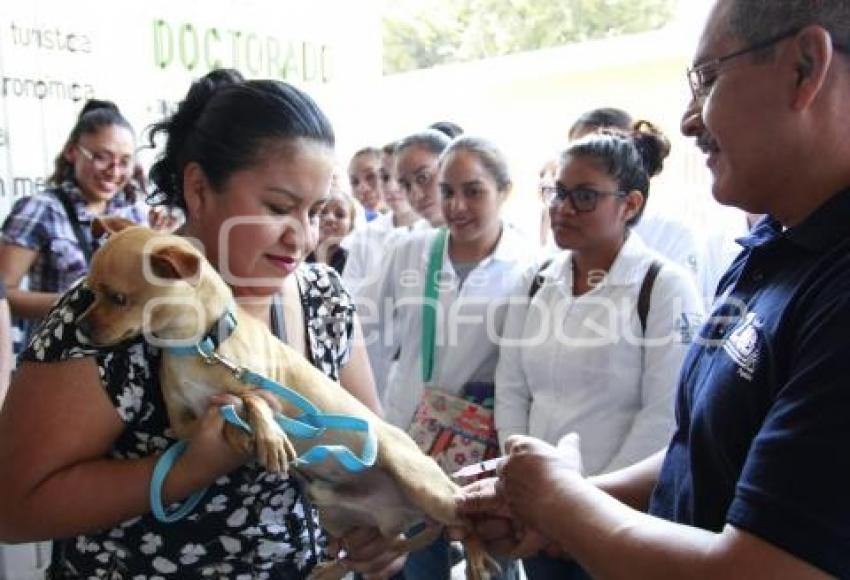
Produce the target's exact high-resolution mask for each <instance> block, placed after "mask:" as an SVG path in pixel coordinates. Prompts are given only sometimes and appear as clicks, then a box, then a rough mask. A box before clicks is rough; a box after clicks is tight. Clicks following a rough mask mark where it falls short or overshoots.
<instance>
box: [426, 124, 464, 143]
mask: <svg viewBox="0 0 850 580" xmlns="http://www.w3.org/2000/svg"><path fill="white" fill-rule="evenodd" d="M428 128H429V129H434V130H435V131H439V132H440V133H442V134H444V135H445V136H446V137H448V138H449V139H455V138H456V137H460V136H461V135H463V127H461V126H460V125H458V124H457V123H453V122H451V121H437V122H436V123H431V124H430V125H428Z"/></svg>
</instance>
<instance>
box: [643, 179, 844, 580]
mask: <svg viewBox="0 0 850 580" xmlns="http://www.w3.org/2000/svg"><path fill="white" fill-rule="evenodd" d="M740 243H741V245H742V246H743V247H744V250H743V251H742V253H741V254H740V255H739V256H738V258H737V259H736V260H735V262H734V263H733V264H732V266H731V267H730V269H729V271H728V272H727V273H726V275H725V276H724V277H723V280H721V283H720V290H719V292H718V300H717V302H716V303H715V306H714V308H713V313H712V315H711V317H710V318H709V320H708V322H707V323H706V324H705V325H704V326H703V328H702V329H701V331H700V340H698V341H696V342H695V343H694V345H693V346H692V348H691V350H690V351H689V353H688V355H687V357H686V359H685V362H684V364H683V367H682V374H681V377H680V384H679V390H678V394H677V400H676V420H677V428H676V432H675V434H674V436H673V439H672V442H671V443H670V447H669V449H668V451H667V456H666V458H665V461H664V465H663V467H662V470H661V474H660V477H659V482H658V485H657V487H656V489H655V492H654V494H653V496H652V499H651V502H650V513H652V514H654V515H657V516H659V517H663V518H666V519H669V520H672V521H675V522H680V523H684V524H688V525H692V526H697V527H700V528H703V529H706V530H711V531H714V532H720V531H721V530H722V529H723V527H724V525H725V524H726V523H729V524H732V525H734V526H735V527H737V528H739V529H742V530H745V531H748V532H750V533H752V534H754V535H756V536H758V537H760V538H762V539H763V540H765V541H767V542H770V543H771V544H773V545H775V546H777V547H779V548H781V549H783V550H785V551H787V552H789V553H791V554H794V555H795V556H797V557H798V558H800V559H802V560H805V561H807V562H809V563H811V564H812V565H814V566H817V567H819V568H821V569H823V570H825V571H826V572H829V573H831V574H834V575H837V576H840V577H848V576H850V190H847V191H844V192H842V193H839V194H836V195H835V196H834V197H832V198H831V199H830V200H829V201H828V202H827V203H825V204H824V205H823V206H821V207H820V208H819V209H818V210H816V211H815V212H814V213H813V214H812V215H810V216H809V217H808V218H807V219H806V220H805V221H804V222H803V223H801V224H799V225H798V226H796V227H794V228H790V229H788V230H785V231H783V229H782V227H781V225H780V224H779V223H778V222H776V221H774V220H772V219H770V218H766V219H764V220H762V221H761V222H760V223H759V224H758V225H757V226H756V228H755V229H754V231H753V232H752V233H751V235H749V236H748V237H746V238H743V239H742V240H740Z"/></svg>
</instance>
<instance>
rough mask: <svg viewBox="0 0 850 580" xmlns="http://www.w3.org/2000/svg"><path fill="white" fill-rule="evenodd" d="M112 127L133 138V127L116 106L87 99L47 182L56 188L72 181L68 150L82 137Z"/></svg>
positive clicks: (72, 172) (108, 102)
mask: <svg viewBox="0 0 850 580" xmlns="http://www.w3.org/2000/svg"><path fill="white" fill-rule="evenodd" d="M113 125H116V126H118V127H124V128H126V129H127V130H128V131H130V133H132V134H133V136H134V137H135V132H134V131H133V127H132V126H131V125H130V123H129V121H127V119H125V118H124V115H122V114H121V111H120V110H119V109H118V105H116V104H115V103H113V102H112V101H102V100H99V99H89V100H88V101H86V104H85V105H83V108H82V110H81V111H80V114H79V115H78V116H77V122H76V123H75V124H74V127H73V128H72V129H71V132H70V133H69V134H68V138H67V139H66V140H65V145H63V146H62V151H60V152H59V155H57V156H56V160H55V161H54V162H53V173H52V174H51V175H50V177H49V178H48V180H47V182H48V183H49V184H51V185H54V186H56V185H59V184H61V183H62V182H63V181H67V180H69V179H73V177H74V166H73V164H71V163H70V162H69V161H68V160H67V159H65V153H66V152H67V151H68V149H70V148H71V147H73V146H75V145H76V144H77V143H79V141H80V137H81V136H82V135H88V134H91V133H97V132H98V131H100V130H101V129H103V128H104V127H111V126H113Z"/></svg>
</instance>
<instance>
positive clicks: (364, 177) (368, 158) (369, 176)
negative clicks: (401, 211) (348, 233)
mask: <svg viewBox="0 0 850 580" xmlns="http://www.w3.org/2000/svg"><path fill="white" fill-rule="evenodd" d="M380 167H381V150H380V149H377V148H375V147H364V148H363V149H360V150H359V151H357V152H356V153H355V154H354V155H352V156H351V161H350V162H349V164H348V183H349V184H350V185H351V195H353V196H354V198H355V199H356V200H357V201H358V202H359V203H360V205H361V206H363V211H364V212H365V214H366V221H367V222H371V221H372V220H374V219H376V218H377V217H378V216H380V215H381V214H382V213H383V212H384V211H386V206H385V204H384V198H383V196H382V195H381V194H382V192H381V186H380V181H379V178H378V176H379V170H380Z"/></svg>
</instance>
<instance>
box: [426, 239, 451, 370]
mask: <svg viewBox="0 0 850 580" xmlns="http://www.w3.org/2000/svg"><path fill="white" fill-rule="evenodd" d="M448 234H449V231H448V229H446V228H445V227H443V228H440V229H438V230H437V236H436V237H435V238H434V241H433V242H431V252H430V255H429V258H428V272H427V274H426V275H425V291H424V295H423V298H424V300H423V301H422V382H424V383H429V382H431V377H432V375H433V374H434V348H435V341H436V334H437V300H439V297H440V293H439V291H438V289H437V282H438V281H439V280H438V278H439V276H440V272H441V271H442V269H443V252H444V251H445V248H446V238H447V237H448Z"/></svg>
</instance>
